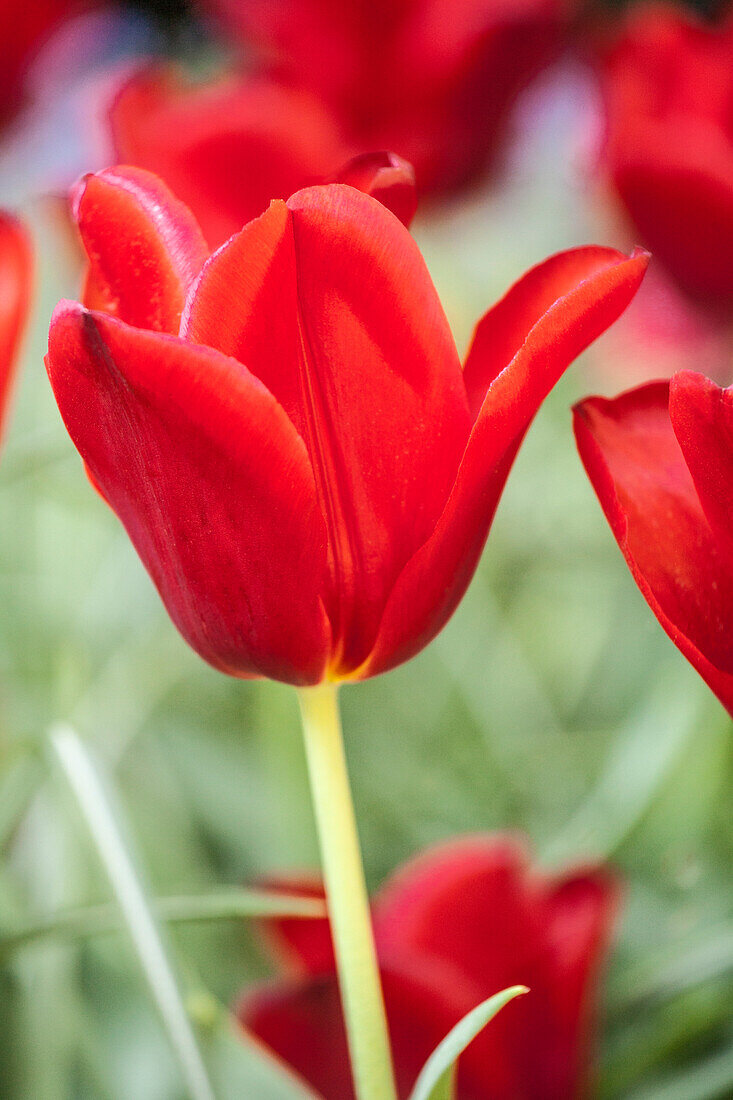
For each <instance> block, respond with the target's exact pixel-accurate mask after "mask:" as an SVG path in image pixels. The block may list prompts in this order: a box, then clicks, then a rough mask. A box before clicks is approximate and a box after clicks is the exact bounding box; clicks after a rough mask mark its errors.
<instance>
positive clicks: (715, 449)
mask: <svg viewBox="0 0 733 1100" xmlns="http://www.w3.org/2000/svg"><path fill="white" fill-rule="evenodd" d="M669 417H670V420H671V422H672V428H673V431H674V434H675V435H676V436H677V442H678V443H679V445H680V448H681V450H682V454H683V455H684V459H685V462H686V464H687V468H688V470H689V471H690V474H691V475H692V480H693V482H694V484H695V488H696V489H697V495H698V497H699V498H700V504H701V505H702V509H703V511H704V512H705V515H706V517H707V519H708V522H709V523H710V526H711V527H712V529H713V531H714V533H715V535H716V536H717V538H718V539H719V541H720V543H721V545H722V546H727V548H728V557H729V561H731V563H732V564H733V390H730V389H726V390H724V389H721V388H720V386H716V384H715V383H714V382H711V381H710V380H709V379H708V378H705V377H704V376H703V375H702V374H694V373H693V372H692V371H681V372H680V373H679V374H677V375H675V376H674V378H672V379H671V381H670V384H669ZM730 625H731V626H733V623H731V624H730ZM727 671H729V672H733V668H728V669H727Z"/></svg>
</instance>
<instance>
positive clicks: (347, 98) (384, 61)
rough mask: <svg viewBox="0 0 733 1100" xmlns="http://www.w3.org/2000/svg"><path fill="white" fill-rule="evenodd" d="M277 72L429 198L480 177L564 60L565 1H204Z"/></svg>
mask: <svg viewBox="0 0 733 1100" xmlns="http://www.w3.org/2000/svg"><path fill="white" fill-rule="evenodd" d="M202 6H203V7H204V8H208V9H210V10H212V11H213V12H214V13H215V14H216V15H217V16H218V18H219V20H220V23H221V24H222V25H223V27H224V28H225V30H227V31H228V32H229V33H230V34H231V35H233V36H234V37H235V38H237V39H238V40H239V41H241V43H242V45H243V47H244V48H245V50H246V51H247V53H248V54H250V53H251V52H252V51H254V52H255V54H256V55H259V57H260V59H261V63H262V64H263V65H265V66H266V67H267V70H268V71H269V72H271V73H272V74H273V75H274V76H275V77H277V78H279V79H281V80H283V81H284V82H286V83H288V84H289V85H291V86H293V87H299V88H304V89H306V90H308V91H309V92H312V93H314V94H315V95H317V96H318V97H319V98H320V99H321V100H322V101H323V102H324V103H327V104H328V105H329V106H330V107H331V109H332V110H333V111H334V113H335V114H336V116H337V117H338V118H339V119H340V120H341V121H342V124H343V126H344V129H345V131H346V132H347V133H348V134H349V136H350V137H351V138H352V139H353V141H354V143H355V144H356V145H357V146H358V147H359V151H368V150H371V149H381V148H384V149H393V150H394V151H395V152H396V153H398V154H400V155H401V156H403V157H405V158H406V159H407V160H408V161H410V163H412V164H413V165H414V166H415V170H416V174H417V180H418V184H419V187H420V191H421V193H424V194H439V193H447V192H451V191H453V190H455V189H456V188H460V187H463V186H465V185H467V184H470V183H472V182H474V181H475V180H476V179H477V178H478V177H479V176H480V175H481V174H482V173H483V172H484V171H485V170H487V169H489V168H491V167H492V166H493V164H494V162H495V161H496V159H497V154H498V152H499V150H500V148H501V145H502V142H503V139H504V137H505V134H506V130H507V123H508V119H509V115H510V113H511V109H512V107H513V105H514V103H515V101H516V99H517V97H518V95H519V93H520V92H521V91H522V90H523V89H524V88H526V86H527V85H528V84H529V83H530V81H531V80H532V79H533V78H534V77H535V76H536V75H537V74H538V73H539V72H540V71H541V70H542V69H543V68H544V67H545V66H546V65H547V64H549V62H550V61H552V60H553V59H554V58H555V57H556V56H557V54H558V53H559V50H560V47H561V44H562V42H563V38H564V32H565V31H566V29H567V24H568V11H569V6H570V5H569V4H568V3H567V2H566V0H502V2H501V3H497V2H496V0H413V2H411V3H406V2H404V0H399V2H394V0H375V2H373V3H368V4H367V3H364V0H341V2H340V3H338V4H334V3H332V2H330V0H281V2H279V3H277V4H274V3H271V2H270V0H248V2H247V3H241V2H239V0H208V2H206V3H203V0H202Z"/></svg>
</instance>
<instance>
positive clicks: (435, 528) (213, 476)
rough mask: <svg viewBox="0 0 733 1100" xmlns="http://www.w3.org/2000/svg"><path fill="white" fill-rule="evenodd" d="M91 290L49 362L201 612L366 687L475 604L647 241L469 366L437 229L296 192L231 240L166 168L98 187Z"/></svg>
mask: <svg viewBox="0 0 733 1100" xmlns="http://www.w3.org/2000/svg"><path fill="white" fill-rule="evenodd" d="M74 208H75V214H76V217H77V220H78V223H79V229H80V231H81V236H82V240H83V243H84V247H85V248H86V251H87V255H88V256H89V275H88V279H87V286H86V291H85V304H84V305H80V304H78V303H75V302H65V303H62V304H61V305H60V306H59V307H58V309H57V311H56V313H55V315H54V319H53V322H52V325H51V334H50V343H49V354H48V359H47V364H48V370H49V375H50V378H51V383H52V385H53V388H54V391H55V394H56V399H57V401H58V404H59V408H60V410H61V413H62V416H63V418H64V420H65V422H66V426H67V428H68V430H69V433H70V435H71V437H72V439H73V441H74V443H75V444H76V446H77V448H78V450H79V451H80V453H81V455H82V457H83V458H84V461H85V462H86V464H87V468H88V470H89V472H90V474H91V477H92V479H93V481H94V482H95V484H96V485H97V486H98V487H99V489H100V490H101V492H102V493H103V495H104V496H105V497H106V499H107V501H108V502H109V504H110V505H111V506H112V508H113V509H114V511H115V512H116V513H117V515H118V516H119V518H120V519H121V520H122V522H123V524H124V525H125V527H126V528H127V531H128V533H129V535H130V537H131V539H132V541H133V543H134V544H135V547H136V548H137V551H138V553H139V554H140V557H141V558H142V560H143V562H144V564H145V566H146V567H147V569H148V571H149V572H150V574H151V576H152V578H153V580H154V581H155V583H156V585H157V587H158V589H159V591H160V594H161V596H162V598H163V601H164V603H165V605H166V607H167V608H168V611H169V612H170V614H171V617H172V618H173V620H174V622H175V624H176V625H177V626H178V628H179V630H180V631H181V633H182V634H183V636H184V637H185V638H186V639H187V640H188V642H189V643H190V644H191V645H192V646H193V648H194V649H196V650H197V651H198V652H199V653H200V654H201V656H203V657H204V658H205V659H206V660H208V661H210V662H211V663H212V664H213V665H214V666H216V667H217V668H219V669H221V670H223V671H226V672H229V673H231V674H233V675H237V676H252V675H264V676H269V677H272V678H274V679H280V680H284V681H287V682H289V683H293V684H298V685H304V684H315V683H318V682H320V681H321V680H322V679H323V678H326V677H327V678H331V679H346V678H350V679H360V678H364V677H366V676H371V675H374V674H375V673H377V672H382V671H384V670H385V669H388V668H391V667H393V666H394V665H396V664H399V663H400V662H401V661H405V660H407V659H408V658H409V657H411V656H413V654H415V653H417V652H418V651H419V650H420V649H422V648H423V646H425V645H426V644H427V643H428V642H429V641H430V640H431V638H433V637H434V636H435V634H437V632H438V631H439V630H440V629H441V627H442V626H443V625H444V623H445V622H446V620H447V619H448V618H449V616H450V615H451V614H452V612H453V610H454V609H455V607H456V605H457V604H458V602H459V600H460V598H461V596H462V595H463V592H464V591H465V588H466V586H467V584H468V582H469V580H470V578H471V575H472V574H473V571H474V569H475V567H476V564H477V561H478V558H479V555H480V553H481V549H482V547H483V544H484V541H485V539H486V536H487V533H488V530H489V526H490V523H491V519H492V517H493V514H494V511H495V508H496V505H497V503H498V500H499V496H500V494H501V490H502V488H503V485H504V481H505V480H506V477H507V474H508V472H509V469H510V467H511V464H512V461H513V459H514V456H515V454H516V452H517V449H518V447H519V445H520V443H521V440H522V437H523V436H524V433H525V431H526V430H527V428H528V426H529V423H530V421H531V420H532V418H533V417H534V414H535V412H536V411H537V408H538V407H539V405H540V404H541V402H542V400H543V399H544V397H545V396H546V394H547V393H548V391H549V390H550V389H551V387H552V386H553V385H554V383H555V382H556V380H557V379H558V378H559V376H560V375H561V374H562V372H563V371H564V369H565V367H566V366H567V365H568V363H569V362H570V361H571V360H572V359H574V358H575V356H576V355H578V354H579V352H580V351H581V350H582V349H583V348H585V347H586V346H587V345H588V344H589V343H590V342H591V341H592V340H593V339H594V338H595V337H596V336H597V335H598V334H599V333H601V332H602V331H603V330H604V329H605V328H607V327H608V325H609V324H611V322H612V321H613V320H614V319H615V318H616V317H617V316H618V315H619V313H620V312H621V311H622V310H623V309H624V308H625V306H626V305H627V304H628V302H629V301H630V299H631V298H632V297H633V295H634V293H635V291H636V289H637V287H638V285H639V283H640V281H641V279H642V277H643V273H644V269H645V266H646V262H647V257H646V255H643V254H635V255H634V256H632V257H631V258H630V259H629V258H627V257H626V256H623V255H621V254H620V253H618V252H615V251H613V250H612V249H607V248H584V249H576V250H574V251H572V252H566V253H562V254H560V255H558V256H555V257H553V258H552V259H550V260H547V261H546V262H545V263H544V264H542V265H540V266H539V267H537V268H535V269H534V270H533V271H531V272H530V273H529V274H528V275H526V276H525V277H524V278H523V279H521V280H520V281H519V282H518V283H517V284H516V285H515V286H514V287H513V288H512V289H511V290H510V291H509V293H508V294H507V295H506V297H505V298H504V299H503V300H502V301H501V302H500V303H499V304H498V305H497V306H496V307H494V309H493V310H490V311H489V313H488V314H487V315H486V316H485V317H484V319H483V320H482V321H481V323H480V324H479V326H478V328H477V330H476V334H475V337H474V341H473V345H472V347H471V350H470V351H469V354H468V358H467V360H466V364H465V368H464V370H463V372H462V371H461V366H460V362H459V359H458V355H457V353H456V348H455V344H454V342H453V338H452V336H451V333H450V330H449V328H448V323H447V321H446V318H445V315H444V313H443V311H442V308H441V305H440V302H439V300H438V297H437V294H436V292H435V288H434V287H433V284H432V282H431V281H430V276H429V275H428V272H427V269H426V267H425V264H424V262H423V260H422V257H421V256H420V253H419V251H418V249H417V245H416V244H415V242H414V240H413V238H412V237H411V236H410V233H409V232H408V231H407V229H406V228H405V227H404V226H403V225H402V224H401V223H400V222H399V220H398V219H397V218H396V217H395V216H394V215H393V214H391V213H390V212H389V211H388V210H387V209H385V207H383V206H382V205H381V204H380V203H379V202H377V201H376V200H375V199H374V198H372V197H371V196H369V195H365V194H362V193H360V192H359V191H357V190H355V189H354V188H352V187H350V186H347V185H345V184H333V185H330V186H323V187H314V188H310V189H307V190H304V191H300V192H298V193H297V194H295V195H293V196H292V198H290V199H289V200H288V201H287V202H282V201H275V202H273V203H272V204H271V205H270V207H269V208H268V210H267V211H266V213H265V214H263V215H262V216H261V217H260V218H257V219H256V220H255V221H252V222H250V223H249V224H248V225H247V226H245V228H244V229H243V230H242V231H241V233H239V234H237V235H236V236H235V237H233V238H232V239H231V240H230V241H229V242H228V243H227V244H226V245H224V246H223V247H222V248H221V249H219V251H218V252H215V253H214V254H213V256H211V257H208V256H207V249H206V246H205V244H204V241H203V238H202V237H201V234H200V231H199V229H198V226H197V225H196V223H195V221H194V219H193V217H192V216H191V214H190V212H189V211H188V210H187V209H186V207H184V206H183V205H182V204H181V203H180V202H177V201H176V200H175V199H174V198H173V197H172V196H171V195H170V193H169V192H168V191H167V189H166V188H165V187H164V186H163V184H162V183H161V182H160V181H159V180H158V179H156V178H155V177H154V176H151V175H150V174H148V173H146V172H143V171H141V170H139V169H132V168H117V169H112V170H109V171H105V172H101V173H99V174H98V175H94V176H90V177H88V178H87V179H86V180H84V181H82V183H81V184H80V185H79V186H78V189H77V193H76V199H75V207H74Z"/></svg>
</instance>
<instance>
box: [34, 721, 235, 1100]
mask: <svg viewBox="0 0 733 1100" xmlns="http://www.w3.org/2000/svg"><path fill="white" fill-rule="evenodd" d="M50 742H51V746H52V748H53V750H54V752H55V754H56V758H57V760H58V763H59V765H60V767H61V770H62V772H63V774H64V776H65V778H66V781H67V783H68V785H69V789H70V790H71V792H72V794H73V795H74V797H75V799H76V803H77V805H78V808H79V810H80V812H81V816H82V818H83V819H84V822H85V824H86V826H87V830H88V833H89V838H90V840H91V842H92V844H93V845H94V847H95V848H96V851H97V855H98V857H99V860H100V863H101V865H102V867H103V869H104V871H105V874H106V876H107V878H108V880H109V884H110V886H111V888H112V892H113V894H114V896H115V900H116V902H117V905H118V907H119V910H120V915H121V917H122V919H123V920H124V923H125V925H126V927H127V931H128V933H129V936H130V940H131V942H132V945H133V947H134V949H135V953H136V954H137V957H138V961H139V963H140V967H141V969H142V972H143V974H144V976H145V979H146V981H147V983H148V987H149V989H150V993H151V995H152V998H153V1001H154V1002H155V1004H156V1007H157V1008H158V1011H159V1013H160V1018H161V1020H162V1022H163V1025H164V1027H165V1030H166V1032H167V1034H168V1038H169V1040H170V1044H171V1048H172V1050H173V1053H174V1055H175V1057H176V1060H177V1062H178V1068H179V1070H180V1073H181V1077H182V1080H183V1081H184V1082H185V1084H186V1092H187V1095H188V1096H189V1097H190V1100H215V1095H216V1094H215V1092H214V1089H213V1088H212V1085H211V1081H210V1079H209V1074H208V1069H207V1067H206V1066H205V1064H204V1061H203V1059H202V1057H201V1052H200V1050H199V1046H198V1042H197V1039H196V1034H195V1032H194V1030H193V1028H192V1026H191V1021H190V1018H189V1015H188V1013H187V1011H186V1008H185V1007H184V1004H183V1001H182V999H181V992H180V989H179V986H178V978H177V975H176V973H175V971H174V968H173V966H172V964H171V961H170V959H169V957H168V953H167V950H166V945H165V944H164V942H163V939H162V938H161V935H160V932H159V930H158V927H157V924H156V920H155V917H154V915H153V913H152V910H151V908H150V905H149V902H148V899H147V897H146V895H145V891H144V889H143V886H142V884H141V882H140V878H139V876H138V874H137V870H136V868H135V865H134V863H133V860H132V857H131V855H130V852H129V851H128V848H127V845H126V844H125V840H124V838H123V836H122V832H121V829H120V827H119V824H118V821H117V818H116V816H115V813H114V811H113V809H112V807H111V805H110V797H109V793H108V791H107V790H106V788H105V785H104V783H103V782H102V780H101V779H100V777H99V775H98V774H97V770H96V767H95V765H94V763H93V762H92V759H91V757H90V756H89V753H88V752H87V750H86V748H85V746H84V744H83V742H82V741H81V739H80V738H79V737H78V736H77V734H76V733H75V732H74V730H73V729H72V728H71V727H70V726H65V725H57V726H55V727H54V728H53V729H52V730H51V732H50Z"/></svg>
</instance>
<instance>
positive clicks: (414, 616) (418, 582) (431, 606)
mask: <svg viewBox="0 0 733 1100" xmlns="http://www.w3.org/2000/svg"><path fill="white" fill-rule="evenodd" d="M647 262H648V257H647V255H646V254H644V253H638V254H636V253H635V254H634V255H633V256H632V257H631V258H630V259H629V258H628V257H625V256H623V255H622V254H621V253H619V252H615V251H614V250H613V249H605V248H598V249H580V250H574V251H571V252H567V253H561V254H560V255H558V256H555V257H553V258H552V259H550V260H548V261H546V263H545V264H541V265H540V266H539V267H538V268H535V269H534V270H533V271H531V272H530V273H529V274H528V275H527V276H525V278H524V279H522V280H520V282H519V283H517V284H516V286H514V287H513V288H512V290H510V291H509V293H508V294H507V296H506V297H505V298H504V299H503V300H502V301H501V302H499V304H498V305H497V306H496V307H495V308H494V309H493V310H491V311H490V312H489V313H488V314H487V315H486V317H484V319H483V320H482V321H481V323H480V324H479V325H478V327H477V330H476V335H475V338H474V343H473V345H472V347H471V350H470V351H469V354H468V359H467V362H466V368H465V373H466V385H467V391H468V393H469V395H470V398H471V401H472V406H473V410H474V412H475V411H476V410H477V409H479V411H478V415H477V416H476V419H475V423H474V427H473V431H472V433H471V437H470V439H469V442H468V445H467V447H466V452H465V454H464V456H463V460H462V462H461V466H460V469H459V471H458V477H457V479H456V482H455V485H454V487H453V490H452V493H451V495H450V498H449V500H448V503H447V505H446V508H445V510H444V512H443V514H442V515H441V517H440V520H439V522H438V524H437V526H436V528H435V531H434V533H433V534H432V536H431V538H430V539H429V540H428V541H427V542H426V543H425V545H424V546H422V547H421V548H420V550H418V552H417V553H416V554H415V556H414V557H413V558H412V560H411V561H410V562H409V563H408V564H407V566H406V568H405V569H404V570H403V572H402V574H401V576H400V577H399V579H398V581H397V583H396V585H395V588H394V590H393V592H392V595H391V597H390V601H389V603H388V605H387V609H386V611H385V614H384V618H383V620H382V623H381V626H380V631H379V636H378V638H377V642H376V644H375V646H374V650H373V652H372V653H371V655H370V657H369V659H368V661H367V662H366V663H365V665H364V667H363V668H362V669H361V670H360V675H361V676H370V675H374V674H375V673H377V672H383V671H385V670H386V669H388V668H392V667H393V666H394V665H396V664H399V663H400V662H401V661H405V660H407V659H408V658H409V657H411V656H413V655H414V654H415V653H417V652H418V651H419V650H420V649H422V647H423V646H425V645H427V643H428V642H429V641H430V640H431V639H432V638H433V637H434V636H435V635H436V634H437V633H438V631H439V630H440V629H441V628H442V627H443V625H444V624H445V623H446V621H447V620H448V619H449V618H450V616H451V615H452V613H453V611H454V610H455V608H456V606H457V604H458V602H459V600H460V599H461V597H462V595H463V593H464V592H465V590H466V587H467V585H468V582H469V581H470V579H471V577H472V576H473V572H474V570H475V568H476V564H477V562H478V559H479V557H480V555H481V550H482V549H483V545H484V543H485V541H486V537H487V535H488V531H489V527H490V525H491V521H492V519H493V516H494V512H495V510H496V506H497V504H498V502H499V497H500V496H501V492H502V489H503V487H504V482H505V481H506V478H507V475H508V473H509V470H510V469H511V465H512V462H513V461H514V456H515V454H516V452H517V449H518V447H519V445H520V443H521V441H522V438H523V436H524V433H525V432H526V430H527V428H528V427H529V425H530V423H531V421H532V419H533V417H534V415H535V413H536V412H537V409H538V408H539V406H540V405H541V403H542V401H543V400H544V399H545V397H546V396H547V394H548V393H549V391H550V390H551V389H552V387H553V386H554V385H555V383H556V382H557V380H558V378H559V377H560V376H561V375H562V373H563V371H564V370H565V369H566V367H567V366H568V365H569V364H570V363H571V362H572V361H573V359H575V358H576V356H577V355H579V354H580V352H581V351H583V350H584V348H586V347H587V346H588V344H590V343H591V342H592V341H593V340H595V339H596V337H597V336H599V335H600V334H601V333H602V332H603V331H604V330H605V329H607V328H608V326H609V325H611V324H612V323H613V321H615V320H616V318H617V317H618V316H619V314H621V313H622V312H623V310H624V309H625V308H626V306H627V305H628V304H629V302H630V301H631V299H632V298H633V296H634V294H635V293H636V291H637V289H638V287H639V284H640V282H641V280H642V278H643V276H644V272H645V270H646V266H647ZM495 349H499V350H498V351H495ZM487 387H488V388H487ZM482 392H483V393H484V394H485V396H484V398H483V401H482V403H481V404H480V406H479V402H480V400H481V393H482Z"/></svg>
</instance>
